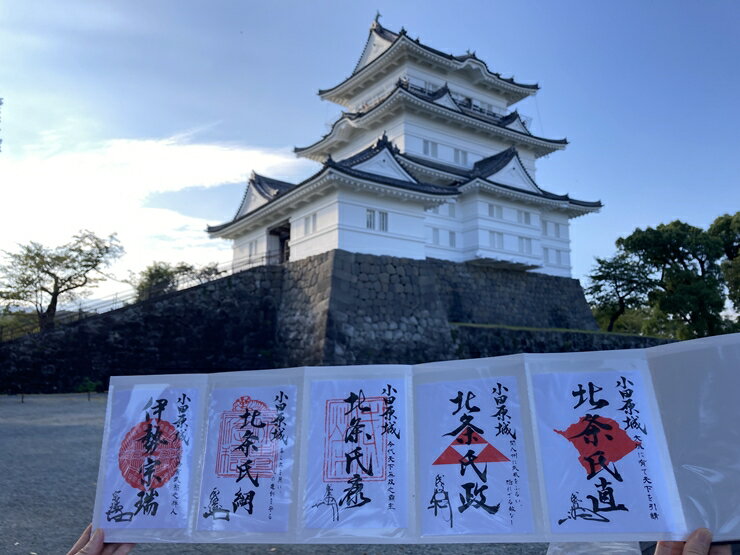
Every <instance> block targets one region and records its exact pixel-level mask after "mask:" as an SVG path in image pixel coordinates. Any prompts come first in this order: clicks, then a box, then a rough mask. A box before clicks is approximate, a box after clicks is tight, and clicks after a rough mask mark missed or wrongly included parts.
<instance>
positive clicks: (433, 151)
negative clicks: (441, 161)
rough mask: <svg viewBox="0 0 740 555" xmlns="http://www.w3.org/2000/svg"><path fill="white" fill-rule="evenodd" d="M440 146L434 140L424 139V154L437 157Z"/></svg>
mask: <svg viewBox="0 0 740 555" xmlns="http://www.w3.org/2000/svg"><path fill="white" fill-rule="evenodd" d="M438 148H439V145H438V144H437V143H435V142H434V141H428V140H427V139H424V154H425V155H426V156H431V157H432V158H437V157H438Z"/></svg>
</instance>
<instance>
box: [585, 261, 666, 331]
mask: <svg viewBox="0 0 740 555" xmlns="http://www.w3.org/2000/svg"><path fill="white" fill-rule="evenodd" d="M651 273H652V272H651V269H650V268H648V267H647V266H645V265H644V264H642V263H641V262H640V261H639V260H638V259H637V258H636V257H635V256H633V255H630V254H628V253H626V252H624V251H620V252H618V253H617V254H616V255H614V256H613V257H611V258H597V259H596V266H595V267H594V269H593V270H592V271H591V273H590V274H589V276H588V279H589V286H588V287H587V288H586V294H587V295H588V296H589V298H590V300H591V305H592V307H593V308H594V309H595V311H596V312H597V313H598V314H601V315H604V316H605V317H606V318H607V319H608V323H607V324H606V331H614V325H615V324H616V322H617V320H618V319H619V318H620V316H622V315H624V313H625V312H626V311H627V310H628V309H632V308H637V307H641V306H645V305H646V304H647V299H648V293H650V291H652V290H653V289H655V287H656V286H657V282H656V280H654V279H653V278H652V276H651Z"/></svg>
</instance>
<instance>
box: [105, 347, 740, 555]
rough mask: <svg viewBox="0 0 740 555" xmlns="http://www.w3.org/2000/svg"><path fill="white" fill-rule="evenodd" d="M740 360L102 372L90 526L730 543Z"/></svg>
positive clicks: (657, 355) (238, 539) (443, 539)
mask: <svg viewBox="0 0 740 555" xmlns="http://www.w3.org/2000/svg"><path fill="white" fill-rule="evenodd" d="M739 361H740V334H735V335H729V336H723V337H716V338H709V339H702V340H694V341H686V342H682V343H677V344H671V345H665V346H661V347H655V348H651V349H644V350H629V351H606V352H591V353H560V354H523V355H513V356H507V357H498V358H491V359H477V360H463V361H445V362H438V363H429V364H422V365H417V366H414V367H412V366H393V365H385V366H354V367H321V368H293V369H283V370H262V371H249V372H227V373H219V374H210V375H164V376H136V377H116V378H112V379H111V384H110V388H109V399H108V407H107V414H106V425H105V432H104V437H103V450H102V453H101V462H100V473H99V480H98V490H97V493H96V504H95V513H94V521H93V522H94V526H95V527H96V528H98V527H100V528H104V529H105V532H106V538H107V539H108V540H110V541H114V542H115V541H120V542H204V543H206V542H214V543H215V542H220V543H227V542H232V543H280V544H287V543H449V542H454V543H460V542H551V543H552V546H551V551H552V553H566V552H567V553H571V552H572V553H580V552H588V551H589V550H590V549H591V547H585V548H583V546H592V545H593V542H599V545H600V546H602V547H603V546H605V545H607V544H605V543H603V542H636V541H655V540H681V539H683V538H685V537H686V536H687V535H688V533H689V532H690V531H692V530H693V529H695V528H697V527H707V528H709V529H711V530H712V531H713V532H714V537H715V540H716V541H733V540H738V539H740V514H739V513H738V511H737V507H738V506H740V462H738V461H740V441H738V434H739V433H740V432H738V431H737V430H736V429H735V426H734V424H735V423H736V422H737V421H738V420H739V418H738V417H740V404H738V402H737V400H736V399H735V397H736V395H737V392H738V391H740V374H739V373H738V363H739ZM613 545H617V544H613ZM579 546H581V547H579ZM568 549H570V550H571V551H563V550H568ZM579 549H581V551H578V550H579ZM604 549H605V547H604V548H600V550H601V551H604ZM558 550H560V551H558Z"/></svg>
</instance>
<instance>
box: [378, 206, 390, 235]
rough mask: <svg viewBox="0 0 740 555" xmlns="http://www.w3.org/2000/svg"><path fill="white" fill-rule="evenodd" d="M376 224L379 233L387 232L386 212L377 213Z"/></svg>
mask: <svg viewBox="0 0 740 555" xmlns="http://www.w3.org/2000/svg"><path fill="white" fill-rule="evenodd" d="M378 223H379V226H378V229H380V231H388V212H383V211H382V210H381V211H380V212H378Z"/></svg>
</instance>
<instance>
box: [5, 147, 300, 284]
mask: <svg viewBox="0 0 740 555" xmlns="http://www.w3.org/2000/svg"><path fill="white" fill-rule="evenodd" d="M55 137H56V136H55V135H54V134H50V135H48V136H47V141H51V142H56V140H57V139H56V138H55ZM187 138H188V137H187V135H185V136H182V135H180V136H178V137H176V138H168V139H161V140H111V141H106V142H102V143H99V144H93V145H89V144H88V145H85V147H84V148H79V147H78V148H75V149H72V150H70V149H66V150H64V151H61V152H60V151H59V150H58V149H56V148H53V145H52V146H51V147H50V145H48V144H44V145H37V146H38V148H28V149H24V152H23V153H22V154H20V155H18V156H15V157H8V155H7V154H6V153H3V154H0V183H2V184H3V195H2V204H0V249H2V250H14V249H15V246H16V243H26V242H28V241H32V240H33V241H38V242H40V243H43V244H45V245H49V246H56V245H59V244H62V243H65V242H66V241H68V240H69V239H70V238H71V237H72V235H73V234H74V233H76V232H77V231H78V230H80V229H90V230H92V231H94V232H95V233H97V234H99V235H108V234H110V233H114V232H116V233H118V237H119V239H120V241H121V243H122V244H123V246H124V248H125V249H126V255H125V256H124V257H123V259H121V261H120V262H119V263H118V264H116V266H115V267H114V269H113V271H114V273H115V274H116V275H117V276H119V277H126V276H127V273H128V271H139V270H141V269H143V268H144V267H145V266H147V265H148V264H150V263H151V262H152V261H154V260H163V261H169V262H178V261H181V260H182V261H187V262H191V263H195V264H204V263H207V262H211V261H216V262H224V261H227V260H228V259H229V258H230V256H231V252H230V244H229V243H227V242H225V241H221V240H211V239H209V238H208V237H207V235H206V233H205V231H204V230H205V227H206V225H207V224H208V223H220V222H207V221H205V220H203V219H200V218H194V217H189V216H184V215H182V214H180V213H177V212H175V211H173V210H167V209H162V208H149V207H145V206H144V204H145V199H146V198H147V196H148V195H150V194H151V193H157V192H165V191H177V190H180V189H184V188H186V187H210V186H215V185H220V184H224V183H233V182H244V181H245V180H246V178H247V176H248V174H249V172H250V171H251V170H255V171H257V172H260V173H266V174H268V175H276V176H279V177H283V178H286V179H290V178H292V179H298V178H300V177H301V176H303V175H305V174H306V173H307V171H308V170H309V168H310V163H308V162H306V161H304V160H296V159H295V158H294V157H293V155H292V153H290V152H289V151H288V150H287V149H284V150H263V149H254V148H244V147H231V146H223V145H214V144H197V143H196V144H193V143H187V142H186V140H187ZM234 208H235V209H236V206H235V207H234ZM121 288H125V286H122V285H120V284H117V285H116V284H108V285H107V286H105V287H104V288H101V290H100V292H99V293H96V296H98V295H99V294H101V293H106V294H107V293H112V292H114V291H116V290H119V289H121Z"/></svg>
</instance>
